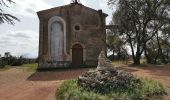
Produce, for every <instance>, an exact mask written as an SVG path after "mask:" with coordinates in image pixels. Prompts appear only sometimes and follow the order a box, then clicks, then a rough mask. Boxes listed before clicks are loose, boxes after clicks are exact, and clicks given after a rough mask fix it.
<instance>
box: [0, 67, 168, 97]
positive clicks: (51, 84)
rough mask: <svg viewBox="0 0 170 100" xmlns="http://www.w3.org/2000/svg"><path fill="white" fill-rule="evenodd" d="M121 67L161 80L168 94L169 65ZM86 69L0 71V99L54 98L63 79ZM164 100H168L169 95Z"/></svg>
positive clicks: (19, 69)
mask: <svg viewBox="0 0 170 100" xmlns="http://www.w3.org/2000/svg"><path fill="white" fill-rule="evenodd" d="M121 69H123V70H126V71H130V72H132V73H134V74H135V75H138V76H149V77H152V78H154V79H157V80H159V81H161V82H162V83H163V84H165V86H166V87H167V91H168V94H170V66H147V67H128V66H124V67H123V68H121ZM87 70H88V68H86V69H72V70H60V71H41V72H28V71H27V70H26V69H25V68H22V67H21V68H12V69H9V70H6V71H0V100H55V99H56V98H55V91H56V89H57V88H58V87H59V86H60V85H61V84H62V82H63V81H64V80H67V79H74V78H77V77H78V76H79V75H80V74H81V73H83V72H84V71H87ZM165 100H170V96H169V95H168V96H166V97H165Z"/></svg>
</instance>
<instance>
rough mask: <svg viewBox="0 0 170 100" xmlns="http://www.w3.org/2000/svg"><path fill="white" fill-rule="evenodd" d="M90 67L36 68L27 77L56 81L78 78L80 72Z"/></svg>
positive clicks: (32, 79)
mask: <svg viewBox="0 0 170 100" xmlns="http://www.w3.org/2000/svg"><path fill="white" fill-rule="evenodd" d="M89 69H92V68H62V69H61V68H60V69H41V70H37V71H36V72H35V73H33V74H32V75H31V76H29V77H28V78H27V80H29V81H57V80H68V79H75V78H78V76H79V75H80V74H82V73H83V72H85V71H88V70H89Z"/></svg>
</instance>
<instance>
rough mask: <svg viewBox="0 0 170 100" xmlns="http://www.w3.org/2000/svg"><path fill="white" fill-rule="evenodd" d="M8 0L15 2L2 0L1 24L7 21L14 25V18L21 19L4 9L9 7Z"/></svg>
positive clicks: (0, 0) (0, 2)
mask: <svg viewBox="0 0 170 100" xmlns="http://www.w3.org/2000/svg"><path fill="white" fill-rule="evenodd" d="M7 2H8V3H10V4H12V3H15V2H14V1H12V0H0V24H2V23H5V22H7V23H8V24H12V25H14V20H17V21H20V20H19V19H18V18H17V17H15V16H13V15H11V14H8V13H5V12H4V11H3V9H2V7H9V6H8V5H7Z"/></svg>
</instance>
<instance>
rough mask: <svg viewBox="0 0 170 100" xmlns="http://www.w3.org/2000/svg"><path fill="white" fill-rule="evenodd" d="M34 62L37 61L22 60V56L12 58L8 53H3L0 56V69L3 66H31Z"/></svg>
mask: <svg viewBox="0 0 170 100" xmlns="http://www.w3.org/2000/svg"><path fill="white" fill-rule="evenodd" d="M36 62H37V59H30V58H24V57H23V56H20V57H16V56H12V55H11V53H10V52H5V53H4V56H3V57H2V56H1V55H0V68H3V67H5V65H10V66H21V65H22V64H31V63H36Z"/></svg>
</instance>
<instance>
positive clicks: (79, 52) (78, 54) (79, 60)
mask: <svg viewBox="0 0 170 100" xmlns="http://www.w3.org/2000/svg"><path fill="white" fill-rule="evenodd" d="M72 64H73V66H75V67H78V66H81V65H83V48H82V46H81V45H79V44H75V45H74V46H73V47H72Z"/></svg>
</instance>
